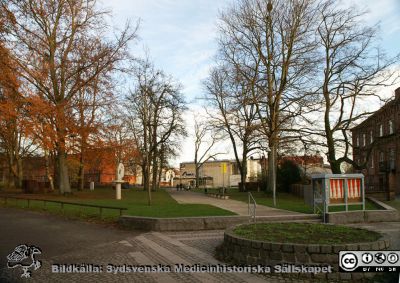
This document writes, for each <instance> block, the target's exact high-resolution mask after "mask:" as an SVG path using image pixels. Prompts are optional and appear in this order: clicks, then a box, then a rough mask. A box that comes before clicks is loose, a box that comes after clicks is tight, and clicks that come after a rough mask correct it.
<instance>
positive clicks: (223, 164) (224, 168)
mask: <svg viewBox="0 0 400 283" xmlns="http://www.w3.org/2000/svg"><path fill="white" fill-rule="evenodd" d="M222 173H226V163H222Z"/></svg>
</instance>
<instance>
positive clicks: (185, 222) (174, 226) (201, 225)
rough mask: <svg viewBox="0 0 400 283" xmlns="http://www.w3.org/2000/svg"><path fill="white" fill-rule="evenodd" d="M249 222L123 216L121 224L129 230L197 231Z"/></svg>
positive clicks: (241, 218) (239, 218)
mask: <svg viewBox="0 0 400 283" xmlns="http://www.w3.org/2000/svg"><path fill="white" fill-rule="evenodd" d="M248 221H249V217H248V216H215V217H180V218H153V217H138V216H121V217H120V218H119V224H120V225H121V226H123V227H125V228H128V229H134V230H144V231H195V230H216V229H226V228H228V227H230V226H233V225H237V224H240V223H246V222H248Z"/></svg>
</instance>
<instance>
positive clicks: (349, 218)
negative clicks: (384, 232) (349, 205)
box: [326, 197, 400, 224]
mask: <svg viewBox="0 0 400 283" xmlns="http://www.w3.org/2000/svg"><path fill="white" fill-rule="evenodd" d="M369 199H370V200H371V201H372V202H374V203H375V204H376V205H378V206H380V207H382V208H383V210H365V211H362V210H361V211H346V212H330V213H327V214H326V221H327V222H328V223H332V224H350V223H364V222H397V221H400V213H399V211H397V210H396V209H395V208H393V207H391V206H389V205H387V204H385V203H383V202H381V201H379V200H377V199H375V198H373V197H369Z"/></svg>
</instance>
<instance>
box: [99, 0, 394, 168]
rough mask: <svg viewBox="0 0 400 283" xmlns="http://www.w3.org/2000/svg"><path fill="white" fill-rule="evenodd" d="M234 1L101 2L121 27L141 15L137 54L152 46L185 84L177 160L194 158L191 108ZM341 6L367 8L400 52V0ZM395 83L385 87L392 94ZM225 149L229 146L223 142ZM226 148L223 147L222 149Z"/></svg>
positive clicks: (389, 47)
mask: <svg viewBox="0 0 400 283" xmlns="http://www.w3.org/2000/svg"><path fill="white" fill-rule="evenodd" d="M233 2H235V0H111V1H106V0H103V2H102V5H103V6H104V7H107V8H109V9H110V10H112V13H113V17H112V22H113V24H114V25H115V26H117V27H122V26H123V25H124V24H125V23H126V21H128V20H130V21H132V22H135V21H137V20H139V19H140V28H139V32H138V34H139V38H140V40H139V41H138V42H136V44H135V45H134V46H132V51H133V53H134V55H136V56H143V54H144V51H143V50H148V52H149V54H150V58H151V59H152V61H153V62H154V64H155V66H156V67H157V68H160V69H162V70H164V71H165V72H166V73H167V74H170V75H172V76H173V77H174V78H175V79H176V80H177V81H179V82H180V83H181V84H182V85H183V94H184V96H185V98H186V100H187V101H188V102H189V103H190V108H191V111H190V112H189V113H186V114H185V117H186V118H187V119H186V120H187V121H188V124H187V128H188V132H189V137H188V138H187V139H185V141H184V143H183V146H182V153H181V156H180V157H178V158H177V160H176V161H175V165H176V163H179V161H188V160H191V159H192V157H191V156H192V155H193V154H194V153H193V148H194V146H193V139H192V138H190V135H191V134H192V133H193V131H192V130H193V123H192V122H193V112H196V113H198V112H201V110H200V108H201V107H200V106H199V104H200V101H199V100H198V99H197V98H199V97H201V96H202V94H203V92H204V90H203V87H202V82H203V81H204V79H205V78H206V77H207V75H208V72H209V70H210V68H211V67H212V65H213V59H214V56H215V54H216V51H217V42H216V39H217V27H216V23H217V20H218V15H219V11H221V10H223V9H224V8H226V7H227V6H229V4H231V3H233ZM343 5H356V6H358V7H360V8H362V9H366V10H367V11H369V13H368V14H367V15H366V16H365V21H366V22H367V23H368V24H376V23H379V25H380V29H381V35H380V37H381V40H382V41H381V45H382V47H383V48H384V49H385V50H386V51H387V52H388V55H395V54H396V53H398V52H400V0H353V1H351V0H348V1H343ZM393 91H394V87H392V88H388V89H384V90H382V94H383V95H385V96H389V95H391V94H393ZM225 147H226V146H225ZM224 150H225V149H224Z"/></svg>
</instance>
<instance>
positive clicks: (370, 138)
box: [369, 130, 374, 143]
mask: <svg viewBox="0 0 400 283" xmlns="http://www.w3.org/2000/svg"><path fill="white" fill-rule="evenodd" d="M373 142H374V131H372V130H371V131H370V132H369V143H373Z"/></svg>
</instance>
